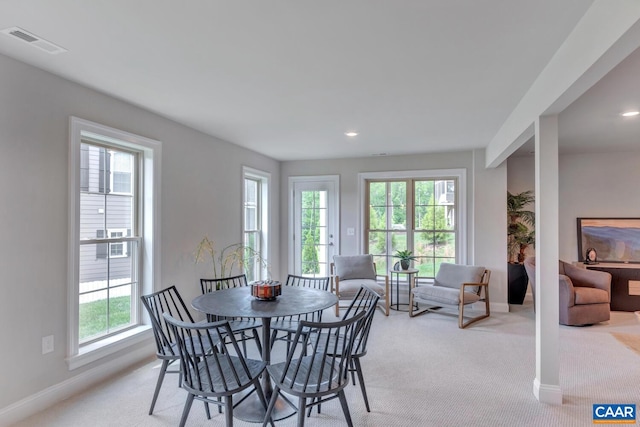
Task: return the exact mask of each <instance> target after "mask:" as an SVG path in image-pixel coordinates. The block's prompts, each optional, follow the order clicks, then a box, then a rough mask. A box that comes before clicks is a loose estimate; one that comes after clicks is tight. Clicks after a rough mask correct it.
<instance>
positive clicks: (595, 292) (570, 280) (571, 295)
mask: <svg viewBox="0 0 640 427" xmlns="http://www.w3.org/2000/svg"><path fill="white" fill-rule="evenodd" d="M524 268H525V269H526V270H527V276H529V283H531V290H532V291H533V295H534V300H535V294H536V258H535V257H529V258H527V259H525V260H524ZM558 273H559V279H558V291H559V292H560V324H561V325H569V326H584V325H593V324H594V323H599V322H605V321H607V320H609V318H610V312H611V310H610V305H609V304H610V302H611V274H609V273H606V272H604V271H595V270H587V269H586V268H581V267H576V266H575V265H571V264H569V263H566V262H564V261H560V263H559V265H558Z"/></svg>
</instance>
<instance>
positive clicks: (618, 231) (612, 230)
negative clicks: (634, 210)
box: [577, 218, 640, 263]
mask: <svg viewBox="0 0 640 427" xmlns="http://www.w3.org/2000/svg"><path fill="white" fill-rule="evenodd" d="M577 227H578V230H577V236H578V259H579V261H580V262H584V263H590V262H591V263H593V260H588V258H587V250H588V251H591V250H593V251H595V253H597V259H596V262H606V263H640V218H577Z"/></svg>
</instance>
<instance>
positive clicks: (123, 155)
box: [78, 141, 141, 346]
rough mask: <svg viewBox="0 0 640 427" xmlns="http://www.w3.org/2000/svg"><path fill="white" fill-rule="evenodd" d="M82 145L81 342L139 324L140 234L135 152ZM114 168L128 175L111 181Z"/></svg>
mask: <svg viewBox="0 0 640 427" xmlns="http://www.w3.org/2000/svg"><path fill="white" fill-rule="evenodd" d="M80 151H81V156H84V157H85V158H86V162H84V164H83V162H82V161H81V174H80V181H81V184H80V189H79V190H80V195H79V202H80V217H79V226H80V239H79V242H78V243H79V254H80V257H79V263H78V268H79V277H78V304H79V308H78V344H79V345H80V346H82V345H85V344H88V343H91V342H94V341H96V340H99V339H101V338H104V337H106V336H110V335H112V334H113V333H116V332H118V331H121V330H123V329H126V328H129V327H132V326H135V325H137V324H138V316H137V313H138V309H137V299H136V298H135V295H137V294H138V286H139V284H138V278H139V276H140V272H139V271H138V263H137V257H138V253H137V248H138V244H139V243H140V241H141V236H140V235H139V234H138V231H137V230H138V227H137V223H136V218H137V217H138V216H137V214H136V213H137V212H138V203H137V200H138V199H137V188H136V186H135V185H134V181H135V177H136V176H137V175H138V168H139V162H138V161H137V159H138V153H136V152H131V151H129V150H125V149H123V148H120V147H117V146H110V145H104V144H98V143H95V142H93V141H83V142H82V144H81V149H80ZM84 153H86V154H84ZM81 158H82V157H81ZM83 166H84V167H83ZM114 173H119V174H121V175H120V176H121V177H122V176H125V177H126V179H124V180H123V179H117V180H116V181H114V180H113V179H112V176H113V174H114ZM83 181H84V182H83ZM125 183H126V185H123V184H125ZM112 189H114V190H116V189H118V190H120V191H118V192H116V191H113V192H112V191H111V190H112Z"/></svg>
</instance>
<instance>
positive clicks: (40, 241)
mask: <svg viewBox="0 0 640 427" xmlns="http://www.w3.org/2000/svg"><path fill="white" fill-rule="evenodd" d="M0 81H1V82H2V83H1V84H0V111H1V113H0V196H1V198H2V202H0V236H2V245H0V271H1V272H2V282H1V285H0V286H1V287H2V294H1V295H2V297H0V337H1V340H2V343H3V344H2V351H0V412H1V409H2V408H5V407H7V406H9V405H11V404H13V403H15V402H17V401H20V400H21V399H24V398H26V397H27V396H31V395H34V394H36V393H37V392H39V391H41V390H44V389H47V388H50V387H53V386H55V385H56V384H60V383H62V382H65V381H67V382H68V381H69V380H71V379H72V378H73V377H74V376H77V375H79V374H81V373H82V372H84V371H87V370H88V369H94V368H96V366H99V365H100V364H103V363H105V362H108V360H103V361H99V362H96V363H94V364H92V365H88V366H86V367H84V368H81V369H77V370H75V371H73V372H70V371H68V369H67V364H66V363H65V360H64V359H65V356H66V354H65V349H66V331H67V324H66V322H67V295H66V294H67V215H68V207H67V205H68V190H67V168H68V159H67V157H68V146H69V142H68V134H69V131H68V125H69V116H71V115H73V116H77V117H80V118H84V119H87V120H91V121H94V122H98V123H101V124H104V125H107V126H111V127H114V128H118V129H121V130H125V131H127V132H132V133H135V134H139V135H142V136H145V137H149V138H153V139H156V140H160V141H162V143H163V146H162V150H163V153H162V158H163V164H162V193H161V201H162V209H161V230H162V242H161V245H162V249H161V250H162V258H161V260H160V262H161V272H162V276H161V283H156V284H155V286H156V288H157V289H160V288H162V287H165V286H168V285H170V284H175V285H177V286H178V288H179V289H180V291H181V293H183V294H184V296H185V297H186V298H185V299H187V300H188V301H189V300H191V299H192V298H193V297H195V296H196V295H197V294H198V293H199V292H200V291H199V284H198V279H199V277H201V276H202V275H205V274H207V273H206V271H208V268H207V266H205V265H194V263H193V252H194V250H195V247H196V245H197V243H198V242H199V241H200V239H201V238H202V237H203V236H204V235H205V234H208V235H209V236H210V237H211V238H213V239H214V240H215V241H216V242H217V243H219V244H220V245H227V244H231V243H235V242H239V241H241V222H240V221H241V218H242V215H241V199H240V198H241V194H242V192H241V179H242V166H243V165H247V166H251V167H253V168H256V169H260V170H265V171H267V172H270V173H271V174H272V179H273V184H274V187H273V191H271V192H270V194H271V196H272V200H273V203H272V204H271V206H272V215H273V218H275V221H274V223H273V224H272V228H271V229H272V230H273V236H272V237H273V239H272V247H271V251H270V252H271V253H272V254H274V259H273V261H274V264H273V269H274V274H276V275H277V274H279V271H278V267H279V262H278V259H277V254H278V253H279V247H278V236H279V230H278V226H279V223H278V220H277V218H278V213H279V208H280V202H279V198H278V196H279V194H278V183H279V181H280V171H279V168H280V165H279V163H278V162H277V161H275V160H273V159H270V158H267V157H265V156H262V155H259V154H257V153H255V152H251V151H249V150H246V149H243V148H240V147H238V146H235V145H232V144H229V143H226V142H224V141H221V140H218V139H215V138H212V137H210V136H207V135H204V134H202V133H199V132H196V131H194V130H191V129H189V128H187V127H185V126H182V125H179V124H177V123H175V122H172V121H170V120H167V119H165V118H162V117H159V116H157V115H155V114H152V113H149V112H147V111H144V110H142V109H140V108H137V107H134V106H132V105H129V104H127V103H124V102H122V101H119V100H116V99H114V98H111V97H108V96H105V95H103V94H100V93H99V92H96V91H94V90H91V89H88V88H85V87H82V86H80V85H77V84H75V83H72V82H69V81H66V80H63V79H61V78H58V77H55V76H53V75H51V74H48V73H46V72H44V71H41V70H38V69H36V68H33V67H31V66H28V65H25V64H23V63H20V62H17V61H14V60H12V59H10V58H8V57H5V56H0ZM140 83H141V84H144V82H140ZM51 334H52V335H53V336H54V341H55V351H54V352H53V353H49V354H46V355H42V354H41V353H42V351H41V340H42V337H43V336H46V335H51ZM122 353H125V354H126V352H122ZM122 353H121V354H116V355H114V357H113V358H111V359H115V358H116V357H119V356H122V355H123V354H122ZM152 354H153V353H150V355H152ZM150 397H151V396H150ZM0 424H1V423H0Z"/></svg>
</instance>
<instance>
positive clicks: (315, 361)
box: [263, 312, 365, 427]
mask: <svg viewBox="0 0 640 427" xmlns="http://www.w3.org/2000/svg"><path fill="white" fill-rule="evenodd" d="M364 317H365V312H360V313H358V314H356V315H355V316H353V317H351V318H349V319H345V320H340V321H338V322H332V323H323V322H308V321H306V320H302V321H300V323H299V324H298V329H297V330H296V333H295V335H294V337H293V341H292V345H291V350H290V351H289V353H288V355H287V360H286V361H285V362H282V363H277V364H271V365H269V366H267V371H268V373H269V375H270V376H271V379H272V380H273V382H274V389H273V394H272V396H271V400H270V401H269V407H268V408H267V413H266V415H265V418H264V421H263V427H264V426H266V425H267V423H268V422H269V421H270V420H271V413H272V411H273V408H274V406H275V404H276V401H277V399H278V395H279V394H280V391H283V392H285V393H287V394H289V395H292V396H296V397H297V398H298V422H297V425H298V427H303V426H304V421H305V413H306V409H307V407H312V406H314V405H319V404H322V403H324V402H327V401H329V400H332V399H335V398H338V399H339V400H340V404H341V406H342V411H343V413H344V417H345V420H346V422H347V425H348V426H350V427H351V426H353V423H352V421H351V415H350V413H349V405H348V403H347V399H346V397H345V393H344V388H345V387H346V385H347V384H348V383H349V378H348V375H346V373H347V369H348V366H349V364H350V363H351V351H352V347H353V342H354V338H355V337H356V335H357V334H358V331H360V329H361V328H362V327H363V326H364V321H363V319H364ZM335 336H341V337H344V338H343V339H333V338H332V337H335ZM308 402H309V404H308V405H307V403H308Z"/></svg>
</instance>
